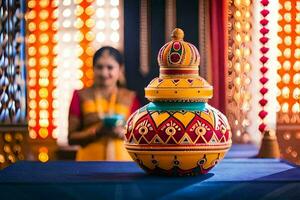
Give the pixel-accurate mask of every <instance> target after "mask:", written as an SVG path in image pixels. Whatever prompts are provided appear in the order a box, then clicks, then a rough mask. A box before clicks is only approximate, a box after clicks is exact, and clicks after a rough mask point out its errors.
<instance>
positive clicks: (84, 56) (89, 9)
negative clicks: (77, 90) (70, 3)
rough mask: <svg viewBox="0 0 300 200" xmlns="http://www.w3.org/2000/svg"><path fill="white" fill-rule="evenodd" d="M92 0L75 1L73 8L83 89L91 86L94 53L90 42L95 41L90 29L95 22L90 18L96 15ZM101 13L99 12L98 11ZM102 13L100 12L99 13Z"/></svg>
mask: <svg viewBox="0 0 300 200" xmlns="http://www.w3.org/2000/svg"><path fill="white" fill-rule="evenodd" d="M93 2H94V0H86V1H83V0H76V1H75V4H76V8H75V15H76V17H77V18H76V21H75V27H76V28H77V29H78V30H77V33H76V37H77V42H78V43H79V45H80V51H79V52H78V55H79V59H80V60H81V61H82V62H83V66H82V68H81V69H82V72H83V76H82V78H81V80H82V82H83V84H84V86H85V87H90V86H92V84H93V66H92V65H93V54H94V52H95V50H94V48H93V47H92V45H91V42H92V41H93V40H94V39H95V34H94V33H93V32H92V27H93V26H94V25H95V20H93V19H91V17H92V16H93V15H94V14H95V13H96V12H95V11H96V9H95V7H94V6H93ZM99 12H101V11H99ZM101 13H102V12H101Z"/></svg>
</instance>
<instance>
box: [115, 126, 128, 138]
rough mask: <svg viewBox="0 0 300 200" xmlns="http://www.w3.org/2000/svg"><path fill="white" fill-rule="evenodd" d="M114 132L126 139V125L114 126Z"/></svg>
mask: <svg viewBox="0 0 300 200" xmlns="http://www.w3.org/2000/svg"><path fill="white" fill-rule="evenodd" d="M113 133H114V134H115V135H116V136H117V137H118V138H120V139H125V133H126V129H125V127H124V126H116V127H114V128H113Z"/></svg>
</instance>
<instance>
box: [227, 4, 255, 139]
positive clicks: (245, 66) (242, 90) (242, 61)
mask: <svg viewBox="0 0 300 200" xmlns="http://www.w3.org/2000/svg"><path fill="white" fill-rule="evenodd" d="M229 6H230V7H229V10H230V11H229V24H230V26H229V31H230V32H229V38H230V41H229V50H228V56H229V57H228V81H229V83H228V90H227V95H228V97H227V99H228V106H227V116H228V118H229V122H230V123H231V124H230V125H231V128H232V133H233V140H234V141H235V142H249V140H250V137H249V134H248V132H247V127H248V126H249V124H250V122H249V119H248V112H249V110H250V99H251V95H250V92H249V84H250V83H251V79H250V76H249V72H250V71H251V66H250V63H249V60H248V59H249V56H250V54H251V49H250V42H251V32H250V31H251V1H250V0H246V1H240V0H234V1H233V2H232V4H230V5H229Z"/></svg>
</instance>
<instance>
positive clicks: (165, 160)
mask: <svg viewBox="0 0 300 200" xmlns="http://www.w3.org/2000/svg"><path fill="white" fill-rule="evenodd" d="M230 146H231V131H230V127H229V124H228V122H227V119H226V117H225V116H224V115H223V114H222V113H221V112H219V111H218V110H217V109H215V108H213V107H212V106H210V105H209V104H207V103H204V102H151V103H149V104H147V105H145V106H144V107H142V108H140V109H139V110H137V111H136V112H135V113H134V114H132V115H131V117H130V118H129V120H128V122H127V127H126V134H125V147H126V149H127V151H128V152H129V154H130V156H131V157H132V159H133V160H134V161H136V162H137V163H138V164H139V166H140V167H141V168H142V169H144V170H145V171H146V172H148V173H150V174H157V175H167V176H193V175H197V174H206V173H207V172H208V171H209V170H211V169H212V168H213V167H214V166H215V165H216V164H217V163H218V162H220V161H221V160H222V159H223V158H224V156H225V154H226V153H227V151H228V150H229V148H230Z"/></svg>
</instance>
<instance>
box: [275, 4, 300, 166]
mask: <svg viewBox="0 0 300 200" xmlns="http://www.w3.org/2000/svg"><path fill="white" fill-rule="evenodd" d="M279 2H280V10H279V13H280V19H279V22H278V24H279V26H280V30H279V33H278V35H279V37H280V43H279V45H278V48H279V49H280V55H279V57H278V61H279V62H280V68H279V69H278V71H277V72H278V84H277V86H278V89H279V90H278V97H277V99H278V102H279V105H280V107H279V112H278V120H277V132H278V138H279V139H280V140H279V141H280V145H281V147H282V149H281V153H282V154H283V155H284V157H285V158H286V159H289V160H291V161H293V162H296V163H300V145H299V143H300V131H299V130H300V1H299V0H297V1H285V0H279ZM281 139H283V140H281Z"/></svg>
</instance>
